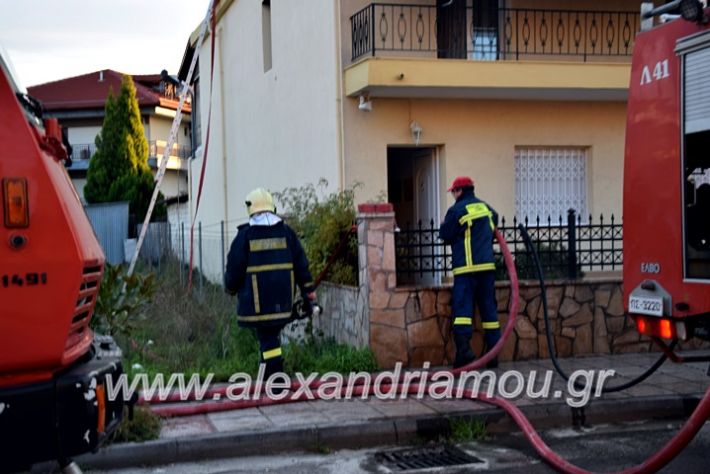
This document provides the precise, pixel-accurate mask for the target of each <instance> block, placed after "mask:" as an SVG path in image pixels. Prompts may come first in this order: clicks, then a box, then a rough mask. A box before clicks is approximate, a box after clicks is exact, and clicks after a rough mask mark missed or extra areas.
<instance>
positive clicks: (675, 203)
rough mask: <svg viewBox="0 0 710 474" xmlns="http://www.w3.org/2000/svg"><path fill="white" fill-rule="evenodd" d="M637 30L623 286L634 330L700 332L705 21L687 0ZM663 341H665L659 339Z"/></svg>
mask: <svg viewBox="0 0 710 474" xmlns="http://www.w3.org/2000/svg"><path fill="white" fill-rule="evenodd" d="M664 11H671V12H672V13H676V14H680V15H681V16H682V19H680V18H679V19H676V20H672V21H668V22H666V23H663V24H660V25H658V26H655V27H652V28H650V29H649V30H648V31H645V32H642V33H640V34H639V35H638V36H637V38H636V44H635V46H634V57H633V63H632V67H631V84H630V87H629V101H628V118H627V127H626V153H625V155H626V156H625V165H624V288H625V293H626V294H625V300H626V302H627V310H628V312H629V314H631V315H632V316H633V317H634V319H635V320H636V324H637V327H638V330H639V332H641V333H643V334H646V335H649V336H653V337H655V338H659V339H657V341H658V342H660V339H665V340H688V339H691V338H693V337H700V338H702V339H710V337H709V331H710V24H709V22H708V16H709V14H710V11H709V10H705V11H704V10H703V8H702V5H701V4H700V2H698V1H697V0H687V1H686V0H683V1H677V2H672V3H671V4H669V5H666V6H663V7H661V8H659V9H656V10H655V11H652V12H649V14H648V15H646V16H647V17H648V18H649V19H648V20H646V21H651V22H652V21H653V18H654V17H655V16H656V15H657V14H659V13H663V12H664ZM666 349H667V348H666Z"/></svg>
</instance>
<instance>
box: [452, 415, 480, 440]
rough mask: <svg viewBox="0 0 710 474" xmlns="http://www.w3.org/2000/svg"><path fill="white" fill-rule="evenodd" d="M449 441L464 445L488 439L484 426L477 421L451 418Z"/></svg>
mask: <svg viewBox="0 0 710 474" xmlns="http://www.w3.org/2000/svg"><path fill="white" fill-rule="evenodd" d="M449 428H450V429H451V432H450V434H449V441H452V442H454V443H466V442H469V441H484V440H486V439H488V431H487V430H486V424H485V423H484V422H483V421H481V420H477V419H471V418H451V419H449Z"/></svg>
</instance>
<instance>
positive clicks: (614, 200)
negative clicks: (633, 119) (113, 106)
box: [181, 0, 660, 236]
mask: <svg viewBox="0 0 710 474" xmlns="http://www.w3.org/2000/svg"><path fill="white" fill-rule="evenodd" d="M657 3H660V2H657ZM639 25H640V2H638V1H636V0H621V1H611V0H598V1H590V0H570V1H561V0H558V1H554V0H549V1H544V2H541V1H532V0H404V1H400V0H391V1H388V2H378V1H371V0H301V1H279V0H273V1H272V0H222V1H221V2H219V3H218V7H217V10H216V29H215V31H214V32H210V33H208V35H207V36H206V38H205V39H204V41H203V42H202V44H196V39H197V34H196V33H197V32H195V33H193V35H192V37H191V39H190V42H189V44H188V48H187V51H186V54H185V60H184V63H183V67H182V68H181V71H182V72H181V73H182V76H183V77H184V75H185V72H186V70H187V67H186V65H188V64H189V60H190V59H191V58H192V55H193V54H195V53H198V54H199V58H200V61H199V68H198V69H199V70H198V71H197V74H196V76H197V79H198V80H197V81H196V82H195V86H196V87H195V89H196V96H197V98H198V102H202V103H201V104H198V105H196V109H197V108H199V111H200V112H199V117H196V118H195V119H196V120H199V121H200V122H201V123H202V126H201V127H199V128H200V129H201V130H202V132H203V133H204V131H205V128H206V127H205V125H204V124H206V122H207V114H208V110H209V107H208V106H207V103H208V102H209V101H211V111H212V112H211V122H212V125H211V133H212V137H211V139H210V149H209V156H208V157H207V159H208V165H207V169H206V181H205V182H206V185H205V189H204V192H203V199H204V200H205V201H206V202H208V203H209V204H205V205H202V207H201V208H200V212H199V215H198V220H201V221H203V222H205V223H209V224H216V223H219V222H220V221H226V222H228V223H230V224H229V227H230V236H231V235H233V232H234V229H233V227H234V226H233V225H232V223H234V222H241V221H243V220H244V219H245V218H246V210H245V208H244V205H243V197H244V195H245V194H246V193H247V192H248V191H249V190H250V189H251V188H253V187H256V186H264V187H267V188H269V189H271V190H274V191H279V190H282V189H284V188H286V187H289V186H298V185H301V184H303V183H308V182H316V181H317V180H318V179H319V178H321V177H324V178H326V179H327V180H328V181H329V183H330V185H331V189H342V188H344V187H348V186H350V185H352V184H353V183H355V182H359V183H362V184H363V186H362V187H361V188H359V190H358V200H359V201H365V200H368V199H374V198H376V197H377V196H378V195H379V196H381V195H383V194H384V195H385V196H386V197H387V199H388V200H389V201H390V202H392V203H393V204H394V207H395V211H396V219H397V222H398V224H399V225H400V226H404V225H406V223H407V222H415V221H417V220H420V219H421V220H424V221H427V222H428V221H430V220H433V221H434V222H435V223H438V222H439V220H440V219H441V218H442V217H443V214H444V212H445V210H446V208H447V207H448V206H449V205H450V204H451V198H450V197H449V196H447V193H446V188H447V186H448V183H450V182H451V181H452V179H453V178H454V177H456V176H458V175H469V176H471V177H473V179H474V180H475V182H476V190H477V193H478V194H479V195H480V196H481V197H483V198H484V199H486V200H487V201H488V202H489V203H490V204H491V205H493V206H494V207H495V208H496V209H497V210H498V211H499V213H500V214H502V215H504V216H507V217H508V218H511V217H512V216H518V217H519V218H524V217H526V216H527V217H529V218H533V219H534V218H535V217H537V216H541V217H543V218H547V216H551V217H552V219H553V222H557V220H558V217H559V216H562V218H563V220H564V216H565V215H566V212H567V210H568V209H569V208H574V209H575V210H576V211H577V212H578V214H580V215H582V216H587V215H589V214H593V215H595V216H598V215H599V214H604V215H605V216H606V215H609V214H615V215H617V216H620V213H621V209H622V205H621V199H622V182H623V176H622V173H623V154H624V151H623V150H624V130H625V120H626V105H625V100H626V97H627V91H628V85H629V77H630V59H631V54H632V50H633V46H634V38H635V35H636V33H637V32H638V30H639ZM212 34H214V35H215V36H214V38H212ZM212 44H214V45H215V51H214V56H213V57H214V65H211V64H210V58H211V45H212ZM210 78H211V79H212V80H211V81H210ZM196 128H197V127H196ZM202 141H204V137H203V139H202ZM201 152H202V148H199V149H198V150H197V153H196V158H197V161H198V163H196V164H199V162H200V161H201V160H202V159H204V157H203V156H202V153H201ZM194 191H195V190H194V188H193V195H194Z"/></svg>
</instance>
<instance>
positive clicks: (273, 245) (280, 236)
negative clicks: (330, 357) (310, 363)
mask: <svg viewBox="0 0 710 474" xmlns="http://www.w3.org/2000/svg"><path fill="white" fill-rule="evenodd" d="M246 205H247V211H248V212H249V223H248V224H244V225H241V226H239V231H238V233H237V236H236V237H235V239H234V241H232V245H231V247H230V249H229V254H228V255H227V269H226V272H225V274H224V286H225V290H226V291H227V292H228V293H230V294H233V295H234V294H236V295H237V322H238V324H239V326H241V327H245V328H254V329H255V330H256V335H257V338H258V339H259V345H260V346H261V361H262V362H263V363H265V364H266V372H265V376H266V378H268V377H269V376H270V375H271V374H274V373H277V372H283V355H282V352H281V340H280V334H281V330H282V329H283V327H284V326H285V325H286V324H287V323H288V322H289V320H290V318H291V309H292V307H293V303H294V297H295V295H296V291H297V290H300V291H301V294H302V295H303V301H304V302H305V303H308V302H310V301H313V300H315V298H316V295H315V291H314V287H313V279H312V278H311V273H310V272H309V270H308V259H307V258H306V254H305V253H304V251H303V247H302V246H301V243H300V242H299V240H298V237H297V236H296V234H295V232H294V231H293V230H292V229H291V228H290V227H288V226H287V225H286V224H285V223H284V222H283V220H281V218H280V217H279V216H277V215H276V207H275V206H274V201H273V198H272V196H271V194H270V193H269V192H268V191H266V190H265V189H262V188H257V189H255V190H254V191H252V192H250V193H249V194H248V195H247V197H246Z"/></svg>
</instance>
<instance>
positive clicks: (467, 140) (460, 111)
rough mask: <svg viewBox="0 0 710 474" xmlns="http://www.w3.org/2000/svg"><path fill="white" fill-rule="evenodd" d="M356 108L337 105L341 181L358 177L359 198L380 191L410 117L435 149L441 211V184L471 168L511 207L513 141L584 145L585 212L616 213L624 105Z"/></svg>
mask: <svg viewBox="0 0 710 474" xmlns="http://www.w3.org/2000/svg"><path fill="white" fill-rule="evenodd" d="M372 101H373V110H372V111H371V112H363V111H360V110H358V108H357V100H356V99H346V103H345V104H344V120H345V130H346V134H345V136H344V138H345V147H346V167H345V180H346V183H351V182H362V183H364V186H363V187H362V188H360V190H359V191H360V192H359V194H358V196H357V198H358V200H359V201H366V200H368V199H372V198H374V197H375V196H377V195H378V194H379V193H381V192H382V191H386V190H387V146H388V145H399V146H411V145H413V140H412V136H411V132H410V129H409V124H410V123H411V121H412V120H416V121H417V122H419V124H420V125H421V127H422V129H423V134H422V143H421V145H422V146H436V147H438V149H439V167H440V169H439V176H440V180H441V182H440V186H439V187H440V189H441V190H442V192H441V198H440V203H441V204H440V205H441V209H440V211H441V213H442V214H441V215H443V213H444V212H445V210H446V208H447V206H448V205H449V204H450V202H449V199H448V197H447V196H446V193H445V190H446V188H447V187H448V183H450V182H451V180H452V179H453V178H454V177H455V176H458V175H470V176H471V177H473V179H474V180H475V182H476V190H477V193H478V194H479V195H480V196H481V197H482V198H484V199H486V200H487V201H488V202H490V203H491V205H492V206H493V207H495V208H496V210H498V212H499V213H500V214H502V215H504V216H511V217H512V216H513V215H514V214H515V164H514V153H515V146H516V145H518V146H537V145H539V146H582V147H589V148H590V153H589V155H588V159H589V161H588V163H587V181H588V190H587V201H588V206H589V209H588V210H589V212H591V213H592V214H594V215H598V214H600V213H604V214H605V215H606V214H609V213H614V214H616V215H620V214H621V193H622V184H623V156H624V130H625V120H626V105H625V104H623V103H616V102H544V101H529V102H522V101H473V100H443V99H442V100H433V99H432V100H424V99H420V100H414V99H412V100H406V99H384V98H374V99H372Z"/></svg>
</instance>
